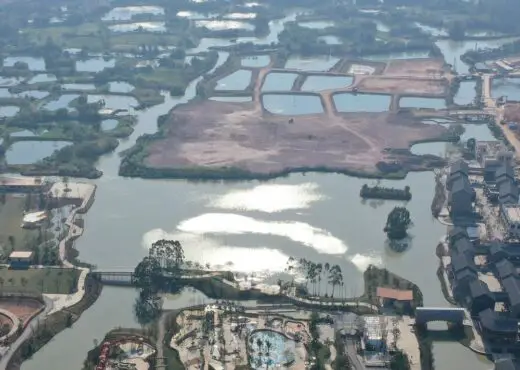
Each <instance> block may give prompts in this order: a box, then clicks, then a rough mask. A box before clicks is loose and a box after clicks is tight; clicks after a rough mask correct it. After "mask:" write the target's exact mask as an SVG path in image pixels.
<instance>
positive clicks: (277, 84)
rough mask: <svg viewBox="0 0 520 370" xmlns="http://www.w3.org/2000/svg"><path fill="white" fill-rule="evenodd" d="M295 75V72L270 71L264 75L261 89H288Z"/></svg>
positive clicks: (296, 75) (291, 85)
mask: <svg viewBox="0 0 520 370" xmlns="http://www.w3.org/2000/svg"><path fill="white" fill-rule="evenodd" d="M297 77H298V74H297V73H283V72H282V73H280V72H271V73H269V74H268V75H267V76H266V77H265V80H264V84H263V85H262V91H289V90H291V89H292V87H293V84H294V81H295V80H296V78H297Z"/></svg>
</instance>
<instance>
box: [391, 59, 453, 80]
mask: <svg viewBox="0 0 520 370" xmlns="http://www.w3.org/2000/svg"><path fill="white" fill-rule="evenodd" d="M448 74H449V73H446V70H445V68H444V60H443V59H442V58H419V59H396V60H390V61H388V63H387V65H386V68H385V70H384V72H383V75H385V76H405V77H428V78H441V77H444V76H445V75H448ZM446 77H447V76H446Z"/></svg>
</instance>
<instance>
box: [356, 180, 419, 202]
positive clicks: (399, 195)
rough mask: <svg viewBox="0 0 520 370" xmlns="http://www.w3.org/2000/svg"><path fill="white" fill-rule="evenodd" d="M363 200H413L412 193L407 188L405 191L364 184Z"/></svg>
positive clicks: (361, 194) (407, 187)
mask: <svg viewBox="0 0 520 370" xmlns="http://www.w3.org/2000/svg"><path fill="white" fill-rule="evenodd" d="M359 195H360V196H361V198H374V199H395V200H406V201H408V200H410V199H412V193H411V192H410V187H409V186H405V188H404V189H394V188H385V187H383V186H377V185H376V186H372V187H370V186H368V185H367V184H364V185H363V186H362V187H361V191H360V194H359Z"/></svg>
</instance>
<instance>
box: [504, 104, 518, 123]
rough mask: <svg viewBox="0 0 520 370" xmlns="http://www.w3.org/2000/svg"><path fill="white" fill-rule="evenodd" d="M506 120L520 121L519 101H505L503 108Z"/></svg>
mask: <svg viewBox="0 0 520 370" xmlns="http://www.w3.org/2000/svg"><path fill="white" fill-rule="evenodd" d="M504 119H505V120H506V121H508V122H509V121H513V122H520V103H507V104H506V106H505V109H504Z"/></svg>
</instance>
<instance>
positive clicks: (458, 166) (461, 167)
mask: <svg viewBox="0 0 520 370" xmlns="http://www.w3.org/2000/svg"><path fill="white" fill-rule="evenodd" d="M468 171H469V166H468V163H467V162H466V161H464V160H462V159H459V160H458V161H455V162H453V164H452V165H451V167H450V175H454V174H455V173H457V172H461V173H463V174H466V175H467V174H468Z"/></svg>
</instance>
